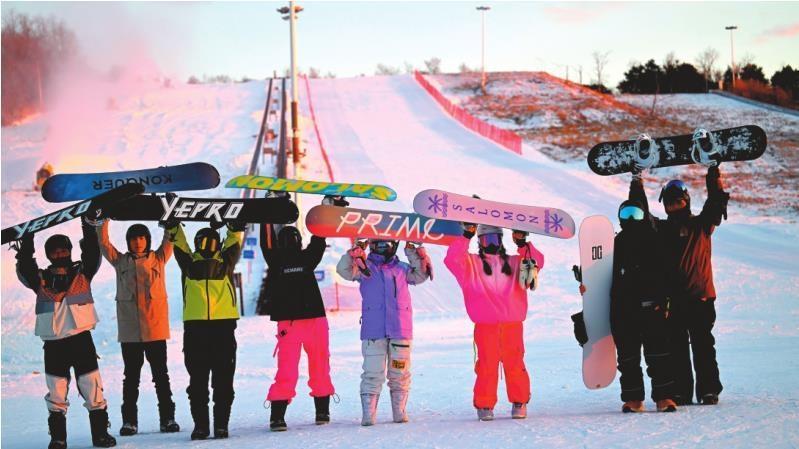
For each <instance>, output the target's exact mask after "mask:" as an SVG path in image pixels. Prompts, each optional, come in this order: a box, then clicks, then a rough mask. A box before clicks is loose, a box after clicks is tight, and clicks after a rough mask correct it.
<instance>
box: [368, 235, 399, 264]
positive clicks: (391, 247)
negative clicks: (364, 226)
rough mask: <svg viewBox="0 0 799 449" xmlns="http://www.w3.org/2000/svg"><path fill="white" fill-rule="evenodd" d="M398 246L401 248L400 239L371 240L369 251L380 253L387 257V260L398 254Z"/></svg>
mask: <svg viewBox="0 0 799 449" xmlns="http://www.w3.org/2000/svg"><path fill="white" fill-rule="evenodd" d="M397 248H399V240H379V239H370V240H369V251H371V252H373V253H375V254H380V255H381V256H383V257H385V258H386V260H388V259H391V258H392V257H394V255H395V254H397Z"/></svg>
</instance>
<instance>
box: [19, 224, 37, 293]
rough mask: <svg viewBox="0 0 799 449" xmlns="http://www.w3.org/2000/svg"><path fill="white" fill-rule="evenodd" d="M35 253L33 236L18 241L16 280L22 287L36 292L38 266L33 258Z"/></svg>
mask: <svg viewBox="0 0 799 449" xmlns="http://www.w3.org/2000/svg"><path fill="white" fill-rule="evenodd" d="M35 251H36V250H35V249H34V247H33V234H28V235H26V236H25V237H23V238H22V240H20V242H19V249H18V250H17V278H18V279H19V280H20V282H22V285H24V286H25V287H28V288H29V289H31V290H33V291H34V292H38V291H39V287H40V280H39V265H37V264H36V259H35V258H34V257H33V253H34V252H35Z"/></svg>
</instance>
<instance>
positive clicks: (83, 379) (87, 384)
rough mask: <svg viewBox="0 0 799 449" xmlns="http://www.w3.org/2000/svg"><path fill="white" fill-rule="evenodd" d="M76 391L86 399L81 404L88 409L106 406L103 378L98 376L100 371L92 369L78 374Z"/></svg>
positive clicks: (100, 408)
mask: <svg viewBox="0 0 799 449" xmlns="http://www.w3.org/2000/svg"><path fill="white" fill-rule="evenodd" d="M77 383H78V392H80V395H81V397H83V399H84V400H85V401H86V402H84V403H83V406H84V407H86V409H88V410H90V411H91V410H102V409H105V408H106V405H107V404H106V401H105V397H104V396H103V380H102V379H101V378H100V371H99V370H94V371H90V372H88V373H86V374H82V375H80V376H78V379H77Z"/></svg>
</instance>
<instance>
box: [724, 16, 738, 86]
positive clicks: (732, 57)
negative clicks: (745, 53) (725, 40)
mask: <svg viewBox="0 0 799 449" xmlns="http://www.w3.org/2000/svg"><path fill="white" fill-rule="evenodd" d="M724 29H725V30H729V31H730V72H731V74H732V88H733V90H735V50H734V47H733V45H732V32H733V31H734V30H737V29H738V26H737V25H730V26H727V27H724Z"/></svg>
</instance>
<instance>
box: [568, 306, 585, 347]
mask: <svg viewBox="0 0 799 449" xmlns="http://www.w3.org/2000/svg"><path fill="white" fill-rule="evenodd" d="M572 323H574V338H576V339H577V343H579V344H580V346H583V345H584V344H586V343H588V332H587V331H586V330H585V321H583V312H579V313H575V314H574V315H572Z"/></svg>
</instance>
